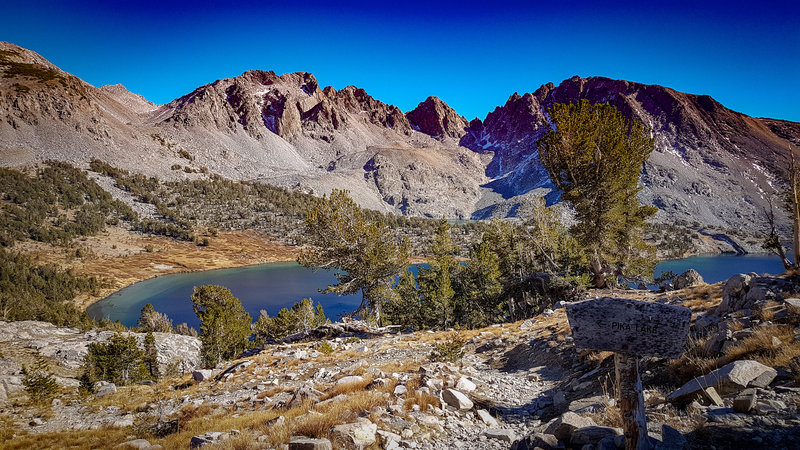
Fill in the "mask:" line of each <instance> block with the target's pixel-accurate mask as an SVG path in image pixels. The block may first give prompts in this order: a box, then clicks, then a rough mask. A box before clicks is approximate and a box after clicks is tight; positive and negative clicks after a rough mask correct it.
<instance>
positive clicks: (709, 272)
mask: <svg viewBox="0 0 800 450" xmlns="http://www.w3.org/2000/svg"><path fill="white" fill-rule="evenodd" d="M687 269H695V270H697V271H698V272H699V273H700V274H701V275H702V276H703V278H704V279H705V280H706V281H707V282H709V283H716V282H718V281H722V280H726V279H728V278H729V277H730V276H731V275H734V274H736V273H747V272H756V273H759V274H763V273H770V274H777V273H782V272H783V266H781V264H780V262H779V261H778V258H776V257H771V256H767V255H744V256H736V255H715V256H694V257H691V258H685V259H677V260H669V261H662V262H661V263H659V264H658V266H657V268H656V275H658V274H660V273H661V272H663V271H667V270H670V271H672V272H674V273H676V274H679V273H681V272H683V271H685V270H687ZM335 282H336V280H335V278H334V276H333V272H329V271H317V272H314V271H312V270H311V269H306V268H304V267H302V266H300V265H299V264H297V263H293V262H290V263H274V264H263V265H258V266H251V267H243V268H238V269H221V270H210V271H206V272H194V273H182V274H174V275H165V276H162V277H158V278H153V279H150V280H145V281H142V282H139V283H136V284H133V285H131V286H128V287H126V288H124V289H122V290H120V291H117V292H115V293H114V294H111V295H110V296H108V297H106V298H105V299H103V300H100V301H99V302H97V303H95V304H93V305H91V306H90V307H89V308H88V309H87V312H88V313H89V315H90V316H91V317H93V318H95V319H100V318H103V317H105V318H107V319H111V320H119V321H120V322H122V323H123V324H124V325H127V326H132V325H135V324H136V321H137V320H138V318H139V313H140V311H141V309H142V307H143V306H144V305H145V304H147V303H152V304H153V306H154V307H155V309H156V311H159V312H162V313H165V314H167V315H168V316H169V317H170V318H171V319H172V321H173V323H175V324H178V323H181V322H186V323H188V324H189V325H190V326H193V327H195V328H197V327H199V325H200V324H199V322H198V320H197V316H195V315H194V312H192V302H191V300H190V296H191V295H192V289H193V288H194V286H200V285H204V284H218V285H222V286H227V287H228V288H230V290H231V292H233V295H235V296H236V297H238V298H239V299H240V300H241V301H242V304H243V305H244V308H245V309H246V310H247V312H249V313H250V315H251V316H252V317H253V319H254V320H255V319H256V318H257V317H258V314H259V310H261V309H265V310H267V312H268V313H269V314H270V316H274V315H275V314H277V312H278V310H280V309H281V308H286V307H291V306H292V305H293V304H294V303H295V302H297V301H298V300H300V299H303V298H306V297H308V298H311V299H313V300H314V303H315V304H316V302H320V303H322V306H323V308H324V309H325V314H326V315H327V316H328V317H329V318H331V319H336V318H338V317H339V314H342V313H346V312H350V311H353V310H354V309H355V308H357V307H358V305H359V304H360V303H361V296H360V295H348V296H338V295H335V294H321V293H320V292H318V289H320V288H325V287H326V286H328V285H329V284H333V283H335Z"/></svg>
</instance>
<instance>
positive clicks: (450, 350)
mask: <svg viewBox="0 0 800 450" xmlns="http://www.w3.org/2000/svg"><path fill="white" fill-rule="evenodd" d="M463 357H464V341H463V340H462V339H461V338H459V337H458V336H456V335H453V336H450V337H449V338H448V339H447V340H445V341H444V342H440V343H437V344H436V345H435V346H434V348H433V351H432V352H431V356H430V359H431V361H433V362H449V363H456V362H459V361H461V358H463Z"/></svg>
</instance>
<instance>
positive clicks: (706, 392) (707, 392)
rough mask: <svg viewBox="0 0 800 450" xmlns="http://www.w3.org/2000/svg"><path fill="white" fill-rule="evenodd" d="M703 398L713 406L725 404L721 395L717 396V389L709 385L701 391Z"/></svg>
mask: <svg viewBox="0 0 800 450" xmlns="http://www.w3.org/2000/svg"><path fill="white" fill-rule="evenodd" d="M700 392H701V393H702V394H703V398H704V399H706V400H707V401H708V402H709V403H710V404H712V405H714V406H725V403H724V402H723V401H722V397H720V396H719V394H718V393H717V390H716V389H714V388H713V387H711V386H709V387H707V388H705V389H703V390H702V391H700Z"/></svg>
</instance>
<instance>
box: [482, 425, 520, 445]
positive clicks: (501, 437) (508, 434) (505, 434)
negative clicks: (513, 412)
mask: <svg viewBox="0 0 800 450" xmlns="http://www.w3.org/2000/svg"><path fill="white" fill-rule="evenodd" d="M483 435H484V436H486V437H487V438H489V439H497V440H498V441H503V442H508V443H511V442H514V441H515V440H517V433H514V431H513V430H506V429H504V428H489V429H488V430H486V431H484V432H483Z"/></svg>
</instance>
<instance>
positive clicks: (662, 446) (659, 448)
mask: <svg viewBox="0 0 800 450" xmlns="http://www.w3.org/2000/svg"><path fill="white" fill-rule="evenodd" d="M688 448H689V442H688V441H687V440H686V437H684V436H683V434H681V432H680V431H678V430H676V429H675V428H672V427H670V426H669V425H661V442H659V443H657V444H656V450H684V449H688Z"/></svg>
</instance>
